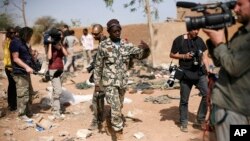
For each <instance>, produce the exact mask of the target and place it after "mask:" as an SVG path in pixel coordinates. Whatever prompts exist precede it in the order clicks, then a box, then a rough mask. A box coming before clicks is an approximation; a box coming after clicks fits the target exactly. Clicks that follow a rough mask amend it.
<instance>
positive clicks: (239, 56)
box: [204, 0, 250, 141]
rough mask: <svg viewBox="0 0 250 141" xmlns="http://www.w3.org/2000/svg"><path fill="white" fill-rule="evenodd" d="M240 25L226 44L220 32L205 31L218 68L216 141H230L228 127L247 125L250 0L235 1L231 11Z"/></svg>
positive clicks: (214, 99)
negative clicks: (212, 47)
mask: <svg viewBox="0 0 250 141" xmlns="http://www.w3.org/2000/svg"><path fill="white" fill-rule="evenodd" d="M234 12H235V13H236V15H237V21H238V22H240V23H241V24H242V26H241V27H240V28H239V29H238V31H237V32H236V33H235V34H234V35H233V37H232V38H231V40H230V41H229V43H224V32H223V30H218V31H216V30H211V29H204V32H205V33H206V34H207V35H208V36H209V38H210V40H211V42H212V43H213V45H214V47H215V48H214V49H213V52H212V55H213V56H214V58H215V59H216V60H217V61H218V62H219V64H220V67H221V69H220V72H219V78H218V80H217V81H216V83H215V86H214V88H213V91H212V104H213V107H212V119H214V121H215V131H216V138H217V140H218V141H229V140H230V125H247V124H248V125H249V123H250V120H249V119H250V118H249V117H250V107H249V101H250V88H249V86H250V81H249V78H250V63H249V60H250V55H249V54H250V47H249V45H250V40H249V39H250V0H237V2H236V5H235V7H234Z"/></svg>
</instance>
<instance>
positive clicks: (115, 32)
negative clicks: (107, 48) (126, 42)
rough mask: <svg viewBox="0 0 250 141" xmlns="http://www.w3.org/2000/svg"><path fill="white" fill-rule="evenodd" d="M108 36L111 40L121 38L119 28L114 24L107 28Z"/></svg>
mask: <svg viewBox="0 0 250 141" xmlns="http://www.w3.org/2000/svg"><path fill="white" fill-rule="evenodd" d="M109 36H110V39H111V40H112V41H119V40H120V38H121V28H120V27H118V26H114V27H112V28H111V29H110V30H109Z"/></svg>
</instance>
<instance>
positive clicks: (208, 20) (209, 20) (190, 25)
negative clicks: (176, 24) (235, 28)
mask: <svg viewBox="0 0 250 141" xmlns="http://www.w3.org/2000/svg"><path fill="white" fill-rule="evenodd" d="M235 5H236V1H235V0H231V1H228V2H225V3H222V2H219V3H212V4H204V5H201V4H196V3H189V2H177V6H179V7H184V8H191V10H192V11H197V12H202V13H203V14H204V16H199V17H190V16H187V17H185V22H186V27H187V31H191V30H195V29H200V28H207V29H215V30H217V29H222V28H224V27H228V26H231V25H233V24H235V21H236V17H235V16H234V15H233V13H232V10H231V9H233V8H234V7H235ZM216 8H220V9H221V13H214V14H209V13H208V12H207V9H216Z"/></svg>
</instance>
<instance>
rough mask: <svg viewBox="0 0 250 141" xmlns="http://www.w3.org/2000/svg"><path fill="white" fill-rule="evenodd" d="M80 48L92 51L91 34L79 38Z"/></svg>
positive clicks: (92, 39) (92, 41)
mask: <svg viewBox="0 0 250 141" xmlns="http://www.w3.org/2000/svg"><path fill="white" fill-rule="evenodd" d="M81 42H82V46H83V48H84V49H85V50H93V49H94V38H93V36H92V35H91V34H88V35H87V36H85V35H82V37H81Z"/></svg>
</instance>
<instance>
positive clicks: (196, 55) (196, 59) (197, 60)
mask: <svg viewBox="0 0 250 141" xmlns="http://www.w3.org/2000/svg"><path fill="white" fill-rule="evenodd" d="M190 54H191V55H192V58H193V64H194V65H195V66H197V65H200V64H201V58H202V54H203V52H202V51H201V50H196V51H191V52H190Z"/></svg>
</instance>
